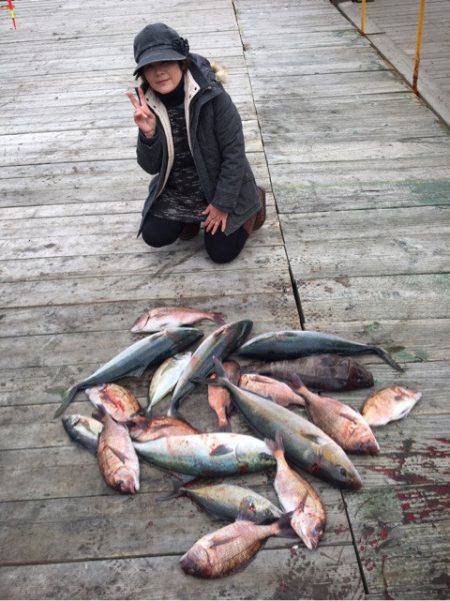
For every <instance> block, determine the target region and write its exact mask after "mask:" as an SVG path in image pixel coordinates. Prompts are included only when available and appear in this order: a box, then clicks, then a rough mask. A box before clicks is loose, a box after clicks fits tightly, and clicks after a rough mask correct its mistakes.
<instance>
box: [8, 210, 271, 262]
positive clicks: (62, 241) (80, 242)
mask: <svg viewBox="0 0 450 601" xmlns="http://www.w3.org/2000/svg"><path fill="white" fill-rule="evenodd" d="M269 211H270V208H269ZM117 220H118V222H119V224H118V225H119V230H120V231H119V232H118V233H115V235H114V237H112V236H111V237H105V236H104V235H103V234H102V233H95V231H94V233H93V234H89V233H86V234H84V233H83V234H79V235H78V236H77V237H76V238H66V237H60V236H48V237H47V236H46V237H44V238H40V237H33V238H32V243H31V244H32V246H30V239H28V238H18V239H10V240H0V249H1V252H2V255H3V258H4V259H6V260H9V259H10V260H13V259H25V258H28V257H29V256H30V254H31V253H32V254H33V256H34V257H35V258H44V257H69V256H79V255H83V254H86V251H88V254H89V255H104V254H115V253H117V254H120V253H121V252H123V251H126V252H131V253H142V252H147V253H153V252H155V253H157V254H158V255H159V254H161V253H162V255H161V256H163V255H164V253H167V252H172V250H173V251H176V250H177V248H181V247H183V248H184V249H186V250H188V249H190V252H191V253H194V252H195V253H197V254H199V251H200V252H203V253H206V251H201V250H200V249H202V248H203V241H202V240H201V237H199V238H198V239H195V240H190V241H189V242H188V243H186V241H180V240H178V241H177V242H175V243H174V244H173V246H172V245H171V250H170V251H168V249H167V248H166V247H159V248H154V247H149V246H147V245H146V244H145V242H144V241H143V240H142V238H137V237H136V235H137V232H138V229H139V223H140V221H139V218H138V215H136V214H133V215H130V219H124V218H123V217H121V216H120V215H119V216H117ZM121 223H124V224H127V227H125V226H124V227H123V228H122V229H121V227H120V225H121ZM127 228H128V232H127V231H126V229H127ZM124 230H125V233H123V232H124ZM37 233H38V232H37ZM266 244H269V246H274V245H278V244H282V238H281V234H280V228H279V224H278V220H277V219H276V218H272V219H270V218H268V219H267V221H266V223H265V224H264V226H263V227H262V228H261V230H259V231H258V232H255V234H254V235H253V236H252V237H251V239H250V240H249V243H248V245H249V246H250V245H262V246H265V245H266ZM203 256H204V258H206V254H204V255H203ZM210 264H211V266H212V265H213V263H212V262H210ZM213 269H214V268H213Z"/></svg>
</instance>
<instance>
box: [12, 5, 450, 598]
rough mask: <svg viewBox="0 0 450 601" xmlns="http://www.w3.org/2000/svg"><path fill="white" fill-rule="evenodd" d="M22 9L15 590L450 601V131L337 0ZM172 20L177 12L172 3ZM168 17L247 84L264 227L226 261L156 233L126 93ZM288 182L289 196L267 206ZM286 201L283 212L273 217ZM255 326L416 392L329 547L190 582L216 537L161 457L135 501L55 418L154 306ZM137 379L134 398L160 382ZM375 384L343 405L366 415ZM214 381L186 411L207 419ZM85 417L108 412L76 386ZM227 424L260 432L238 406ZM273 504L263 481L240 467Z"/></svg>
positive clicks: (321, 487)
mask: <svg viewBox="0 0 450 601" xmlns="http://www.w3.org/2000/svg"><path fill="white" fill-rule="evenodd" d="M89 4H90V6H89V7H88V6H86V4H80V3H79V2H78V1H77V0H62V1H61V0H49V1H48V2H45V3H42V2H38V1H37V0H34V1H33V0H21V2H20V3H16V18H17V23H18V29H17V31H13V30H11V29H10V23H9V21H8V17H7V15H6V14H4V13H2V14H1V18H0V47H1V49H2V53H1V55H0V76H1V80H2V82H4V84H3V85H2V87H1V89H0V148H1V158H0V162H1V170H0V219H1V222H2V229H1V232H2V233H1V249H2V253H1V260H0V276H1V283H0V291H1V295H0V298H1V303H2V307H1V320H0V324H1V338H0V350H1V352H0V369H1V379H0V402H1V407H0V432H1V459H0V461H1V467H2V469H1V486H0V509H1V513H0V521H1V524H0V548H1V549H2V551H1V558H0V563H1V567H0V596H1V597H2V598H16V599H19V598H22V599H30V598H54V599H56V598H58V599H59V598H152V599H153V598H154V599H158V598H163V599H171V598H182V599H188V598H189V599H190V598H197V599H210V598H213V599H219V598H233V599H236V598H245V599H254V598H267V599H296V598H334V599H344V598H345V599H350V598H364V597H367V598H385V599H389V598H447V597H448V595H449V592H448V576H447V573H446V569H447V566H448V554H449V549H448V546H449V539H448V530H449V528H448V524H449V520H448V504H447V501H448V456H449V453H448V443H449V437H448V432H449V422H450V419H449V403H448V388H449V359H450V336H449V333H450V319H449V315H448V308H449V271H450V270H449V257H448V233H449V211H448V204H449V199H450V181H449V170H450V139H449V136H448V130H447V128H446V127H445V126H444V125H443V124H442V122H440V121H439V120H438V119H437V117H436V115H435V114H434V113H433V112H432V111H431V110H429V109H428V108H427V107H426V106H425V105H424V104H423V103H422V102H421V101H420V100H419V99H418V98H417V97H416V96H415V95H414V94H413V93H412V92H411V89H410V88H409V87H408V86H407V84H406V83H404V81H403V80H402V78H401V77H399V76H398V75H397V73H396V72H395V71H394V70H393V68H392V67H391V66H390V65H389V64H387V63H386V62H384V61H383V60H382V59H381V58H380V56H379V55H378V53H377V52H376V51H375V50H374V49H373V48H372V47H371V45H370V44H369V42H368V41H367V40H365V39H362V38H361V37H360V36H359V34H358V33H357V32H356V31H355V29H354V27H353V26H352V25H351V24H350V23H349V21H348V20H347V19H346V18H344V17H343V16H342V14H340V12H339V11H338V10H337V9H336V8H335V7H334V6H333V5H332V4H330V3H329V2H328V0H302V1H298V0H276V1H274V0H235V2H234V3H232V2H231V1H230V0H208V1H207V0H196V1H195V2H193V1H191V0H166V1H165V2H164V3H161V2H157V1H156V0H150V1H149V0H135V1H134V2H132V3H127V2H122V1H121V0H108V1H107V0H97V1H96V2H95V3H92V4H91V3H89ZM162 6H163V9H162V8H161V7H162ZM157 20H161V21H165V22H167V23H169V24H171V25H172V26H174V27H175V28H177V29H178V30H179V31H180V33H181V34H182V35H184V36H185V37H187V38H188V39H189V41H190V44H191V48H192V49H193V50H194V51H197V52H200V53H203V54H205V55H206V56H208V57H209V58H212V59H218V60H220V61H221V62H222V63H223V64H224V65H225V66H226V67H227V68H228V70H229V83H228V86H227V87H228V90H229V92H230V93H231V94H232V96H233V98H234V100H235V102H236V104H237V106H238V108H239V110H240V113H241V115H242V118H243V122H244V129H245V134H246V141H247V150H248V154H249V158H250V160H251V162H252V165H253V167H254V169H255V173H256V176H257V179H258V182H259V183H260V184H261V185H263V186H265V187H266V188H267V189H268V190H270V194H269V204H270V207H269V218H268V221H267V223H266V225H265V226H264V227H263V229H262V230H261V231H260V232H258V234H257V235H256V236H255V237H254V238H252V240H251V241H250V243H249V244H248V247H247V248H246V249H245V252H244V253H243V254H242V256H241V257H239V259H238V260H237V261H235V262H234V263H231V264H229V265H225V266H220V265H214V264H212V263H211V262H210V261H209V260H207V258H206V256H205V253H204V251H203V250H202V243H201V240H200V239H197V240H195V241H191V242H185V243H178V244H176V245H174V246H173V247H171V248H170V249H168V250H167V249H159V250H151V249H148V248H147V247H145V245H144V243H143V242H142V240H140V239H139V240H137V239H136V236H135V234H136V229H137V225H138V222H139V215H140V209H141V206H142V202H143V198H144V197H145V192H146V186H147V176H146V174H145V173H143V172H142V171H141V170H140V169H139V167H138V166H137V165H136V161H135V140H136V131H135V127H134V124H133V122H132V114H131V113H132V111H131V107H130V106H129V101H128V99H127V98H126V96H125V95H124V91H125V90H126V89H128V88H129V86H131V85H132V80H131V79H130V73H131V72H132V69H133V59H132V39H133V36H134V34H135V33H136V32H137V31H138V30H139V29H140V28H141V27H143V26H144V25H145V24H147V23H148V22H150V21H157ZM272 192H273V194H272ZM275 201H276V204H275ZM174 302H177V303H186V304H193V305H194V306H199V307H209V308H211V309H215V310H221V311H224V312H225V313H227V315H228V317H229V318H230V319H235V318H240V317H242V316H248V317H250V318H252V319H254V320H255V332H256V333H260V332H263V331H268V330H273V329H280V328H284V327H299V326H300V315H302V319H303V321H304V325H305V327H307V328H309V329H313V328H318V329H323V330H325V331H330V332H335V333H338V334H341V335H344V336H347V337H352V338H356V339H360V340H364V341H374V342H376V343H380V344H383V345H385V346H387V347H388V348H390V349H391V350H392V351H393V352H394V354H395V356H396V357H397V359H398V360H400V361H402V362H404V363H405V365H406V367H407V370H406V372H405V374H404V375H401V376H400V377H399V376H398V374H396V373H394V372H393V371H392V370H391V369H390V368H389V367H387V366H386V365H385V364H382V363H380V362H379V361H377V360H375V359H373V358H370V359H369V358H367V359H365V362H366V363H367V364H368V365H370V367H371V369H372V370H373V372H374V376H375V379H376V385H377V387H381V386H383V385H388V384H392V383H394V382H395V383H404V384H408V385H410V386H412V387H417V388H418V389H419V390H422V391H423V393H424V395H423V399H422V401H421V402H420V403H419V404H418V406H417V407H416V408H415V409H414V411H413V413H412V414H411V415H410V416H409V417H408V418H407V419H405V420H404V421H402V422H398V423H393V424H391V425H389V426H387V427H385V428H382V429H380V430H379V431H377V436H378V439H379V442H380V445H381V447H382V454H381V455H380V456H379V457H376V458H366V457H363V458H361V457H357V458H355V463H356V464H357V467H358V469H359V470H360V472H361V475H362V476H363V480H364V484H365V486H364V488H363V490H362V491H360V492H358V493H355V494H350V493H344V494H342V493H341V492H340V491H338V490H335V489H333V488H331V487H330V486H327V485H326V484H324V483H321V482H319V481H318V480H315V479H313V478H311V482H313V484H314V485H315V486H316V488H317V490H318V491H319V492H320V494H322V495H323V499H324V503H325V505H326V509H327V513H328V525H327V530H326V534H325V537H324V540H323V542H322V544H321V545H320V547H319V548H318V549H317V550H316V551H315V552H310V551H308V550H306V549H305V548H304V547H302V546H301V545H295V546H293V543H292V541H291V540H287V539H271V540H270V541H269V543H268V544H267V545H266V547H265V548H264V549H263V550H262V551H261V552H260V553H259V554H258V556H257V557H256V560H255V561H254V562H253V563H252V564H251V565H250V566H249V567H248V568H247V569H246V570H244V571H242V572H239V573H237V574H235V575H233V576H231V577H228V578H226V579H222V580H218V581H211V582H206V581H200V580H196V579H193V578H189V577H185V576H184V574H183V573H182V572H181V570H180V569H179V567H178V559H179V556H180V555H181V554H182V553H184V552H185V551H186V550H187V549H188V548H189V547H190V545H192V543H193V542H195V540H196V539H198V538H199V537H200V536H201V535H203V534H205V533H206V532H208V531H210V530H211V529H213V528H215V527H216V526H217V522H216V521H214V520H213V519H212V518H210V517H208V516H207V515H206V514H205V513H202V512H200V511H199V510H198V509H197V508H196V507H195V506H194V505H193V504H192V503H191V502H190V501H188V500H186V499H173V500H170V501H167V502H165V503H162V504H158V503H156V501H155V497H157V496H158V494H159V493H160V491H166V490H168V488H169V483H168V481H167V478H166V477H165V476H164V475H162V473H161V472H160V471H158V470H156V469H151V468H150V467H149V466H143V473H142V484H141V486H142V487H141V491H140V492H139V494H137V495H135V496H134V497H132V498H127V497H122V496H119V495H117V494H115V493H113V492H112V491H110V490H109V489H108V488H107V487H106V486H105V485H104V483H103V482H102V480H101V478H100V476H99V473H98V468H97V466H96V461H95V459H94V458H93V457H91V456H90V455H89V454H88V453H87V452H85V451H83V450H82V449H79V448H76V447H75V445H73V444H71V443H70V441H69V440H68V439H67V437H66V434H65V432H64V431H63V429H62V427H61V424H60V422H59V421H53V420H52V419H51V416H52V414H53V412H54V410H55V407H56V404H57V403H58V402H59V395H58V391H59V390H60V388H61V387H65V386H67V385H69V384H71V383H73V382H74V381H76V380H77V379H78V378H80V377H81V376H83V375H86V374H87V373H89V371H90V370H92V368H93V367H94V366H96V365H98V364H100V363H101V362H103V361H104V360H106V359H108V358H110V356H111V354H112V351H115V350H116V349H117V350H118V349H121V348H123V347H125V346H127V345H128V344H129V343H130V342H131V341H132V340H133V336H132V334H131V333H130V332H129V327H130V324H131V323H132V320H133V319H134V318H135V317H136V316H137V315H138V314H139V313H140V312H141V311H142V310H143V309H145V308H146V307H148V306H152V305H154V304H160V303H174ZM130 386H131V387H132V388H133V390H135V392H136V393H137V394H138V396H139V397H140V398H144V395H145V392H146V389H145V385H144V383H142V382H138V383H136V382H132V381H131V380H130ZM362 396H363V395H361V393H357V394H356V393H354V394H347V395H345V398H346V399H348V400H349V402H351V403H352V404H353V405H354V406H355V407H357V408H360V406H361V400H362ZM204 406H205V400H204V392H203V391H200V392H198V393H197V394H195V395H193V396H192V397H190V398H189V399H188V400H187V402H186V404H185V407H186V411H185V414H186V417H187V418H188V419H190V420H191V421H192V423H193V424H194V425H196V426H197V427H199V428H212V427H213V425H214V420H213V418H212V416H211V415H210V412H209V410H208V411H207V410H206V408H205V410H204V411H203V413H201V414H200V412H199V407H204ZM72 412H83V413H89V412H90V405H89V404H88V403H87V402H86V401H85V400H84V399H83V395H79V397H78V398H77V402H75V403H74V404H73V407H72ZM233 430H234V431H241V432H246V431H247V428H246V426H245V424H244V423H243V421H242V420H241V419H240V418H239V416H234V417H233ZM237 480H238V481H240V482H242V483H246V484H247V485H249V486H250V487H255V488H256V489H257V490H258V491H260V492H262V493H263V494H267V495H268V496H269V497H270V498H272V499H273V500H274V499H275V496H274V491H273V489H272V486H271V480H270V478H269V477H268V476H266V475H261V474H259V475H253V476H251V477H246V478H240V479H237Z"/></svg>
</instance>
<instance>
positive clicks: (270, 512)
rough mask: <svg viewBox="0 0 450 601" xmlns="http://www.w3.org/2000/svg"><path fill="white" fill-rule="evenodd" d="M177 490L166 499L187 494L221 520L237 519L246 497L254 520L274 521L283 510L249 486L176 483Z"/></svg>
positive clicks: (262, 522)
mask: <svg viewBox="0 0 450 601" xmlns="http://www.w3.org/2000/svg"><path fill="white" fill-rule="evenodd" d="M174 488H175V491H174V493H172V494H171V495H168V496H166V497H163V498H165V499H167V498H172V497H176V496H178V497H179V496H186V497H188V498H189V499H192V500H193V501H195V502H196V503H197V504H198V505H200V507H202V508H203V509H205V510H206V511H207V512H208V513H210V514H211V515H213V516H215V517H217V518H218V519H221V520H233V521H234V520H235V519H236V518H237V516H238V513H239V508H240V506H241V504H242V501H243V500H244V499H249V500H251V502H252V504H253V508H254V510H253V515H252V522H255V523H256V524H264V523H267V522H273V521H274V520H277V519H278V518H280V517H281V514H282V511H281V510H280V509H279V508H278V507H276V505H274V504H273V503H271V502H270V501H269V499H266V498H265V497H263V496H262V495H259V494H258V493H256V492H255V491H253V490H250V489H249V488H244V487H242V486H236V485H234V484H214V485H204V486H193V485H187V486H181V484H180V483H177V484H175V485H174Z"/></svg>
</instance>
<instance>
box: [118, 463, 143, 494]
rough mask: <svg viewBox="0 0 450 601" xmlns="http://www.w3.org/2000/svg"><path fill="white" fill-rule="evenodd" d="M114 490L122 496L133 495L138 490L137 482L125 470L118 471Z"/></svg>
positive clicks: (135, 478) (136, 479)
mask: <svg viewBox="0 0 450 601" xmlns="http://www.w3.org/2000/svg"><path fill="white" fill-rule="evenodd" d="M115 488H116V489H117V490H118V491H119V492H120V493H122V494H132V495H133V494H134V493H135V492H137V491H138V490H139V480H138V478H137V477H136V475H135V474H132V473H130V471H128V470H126V469H122V470H119V472H118V473H117V480H116V486H115Z"/></svg>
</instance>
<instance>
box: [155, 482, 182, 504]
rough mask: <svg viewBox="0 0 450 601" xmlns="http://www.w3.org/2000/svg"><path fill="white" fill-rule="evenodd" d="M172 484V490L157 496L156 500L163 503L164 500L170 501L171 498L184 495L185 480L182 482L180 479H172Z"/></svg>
mask: <svg viewBox="0 0 450 601" xmlns="http://www.w3.org/2000/svg"><path fill="white" fill-rule="evenodd" d="M171 484H172V490H171V491H170V492H168V493H166V494H164V495H159V496H157V497H156V499H155V500H156V502H157V503H162V502H163V501H168V500H169V499H175V498H176V497H181V496H182V495H183V490H182V488H183V484H184V482H181V481H179V480H172V481H171Z"/></svg>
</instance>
